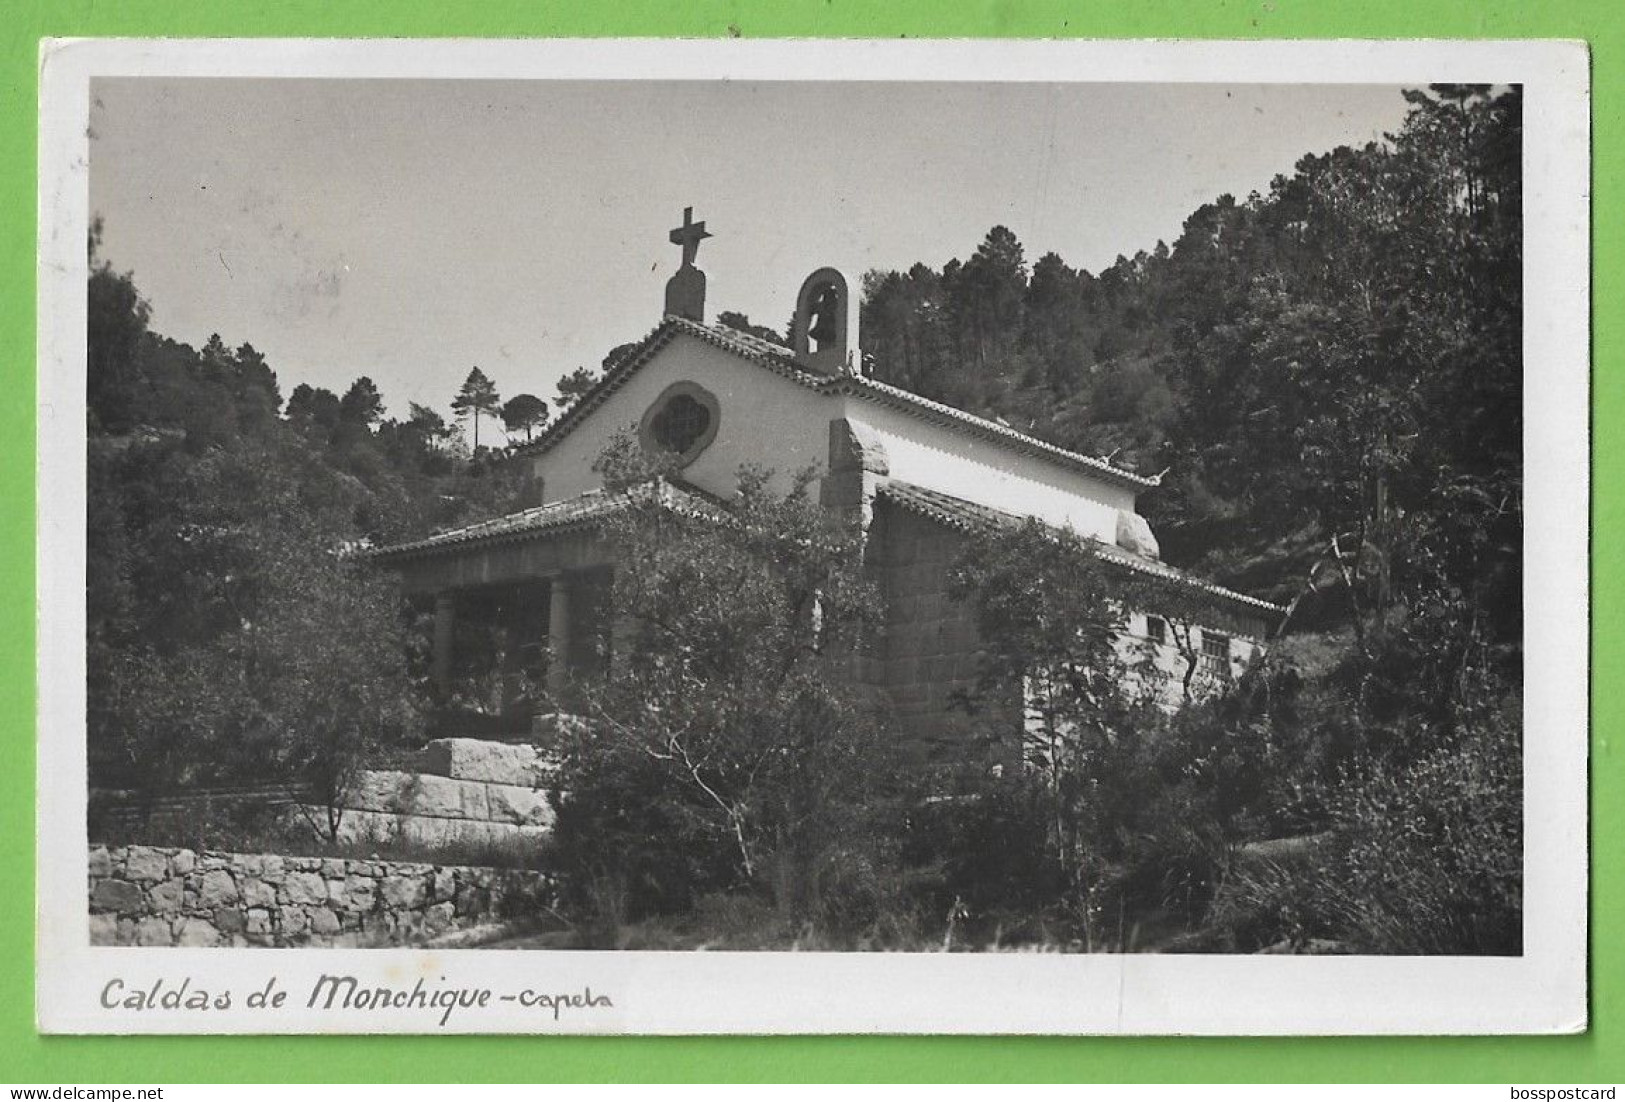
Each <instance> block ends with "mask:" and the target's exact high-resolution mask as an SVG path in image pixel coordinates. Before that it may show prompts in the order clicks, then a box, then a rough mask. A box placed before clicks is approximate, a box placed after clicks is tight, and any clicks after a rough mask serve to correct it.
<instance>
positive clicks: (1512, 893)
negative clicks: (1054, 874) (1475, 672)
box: [1216, 697, 1523, 955]
mask: <svg viewBox="0 0 1625 1102" xmlns="http://www.w3.org/2000/svg"><path fill="white" fill-rule="evenodd" d="M1522 776H1523V774H1522V737H1521V728H1520V725H1519V716H1518V706H1517V698H1516V697H1514V698H1512V699H1510V700H1508V701H1507V702H1506V703H1505V704H1504V706H1503V707H1502V709H1501V710H1500V711H1499V712H1497V713H1494V714H1490V715H1485V716H1481V717H1474V718H1472V719H1470V720H1468V721H1467V722H1465V723H1464V724H1463V728H1462V734H1461V735H1460V737H1459V738H1458V739H1457V741H1455V742H1454V743H1453V744H1451V745H1446V746H1444V747H1441V748H1439V749H1436V750H1434V751H1432V752H1430V753H1426V754H1424V755H1422V756H1421V757H1419V758H1418V759H1417V760H1416V761H1414V762H1412V763H1411V764H1408V765H1403V766H1388V767H1378V768H1374V769H1372V770H1371V771H1370V772H1369V773H1368V774H1367V775H1365V776H1364V777H1363V778H1360V779H1359V780H1357V781H1356V782H1354V783H1352V784H1350V785H1349V786H1348V787H1347V788H1345V789H1344V790H1342V791H1340V792H1334V793H1332V794H1331V795H1329V797H1328V807H1329V810H1330V814H1331V817H1332V823H1333V829H1332V831H1331V832H1330V834H1329V836H1328V838H1327V839H1326V841H1325V842H1324V843H1323V844H1322V845H1321V846H1320V847H1318V851H1317V852H1318V857H1319V859H1318V860H1316V861H1314V862H1312V863H1304V864H1302V865H1288V864H1285V863H1280V862H1271V863H1269V864H1267V865H1265V866H1264V867H1262V868H1259V869H1257V870H1253V871H1248V872H1244V873H1242V874H1241V875H1239V876H1238V877H1237V878H1236V880H1235V882H1234V883H1233V884H1231V885H1228V886H1227V887H1226V889H1225V891H1224V892H1223V893H1222V895H1221V898H1220V901H1219V905H1218V907H1217V908H1216V917H1217V918H1218V919H1219V920H1220V921H1221V922H1222V923H1224V924H1226V925H1228V926H1231V927H1233V928H1237V929H1244V930H1246V931H1247V932H1248V935H1249V937H1250V940H1252V941H1253V942H1255V943H1256V942H1261V941H1264V940H1273V939H1284V940H1289V941H1291V942H1293V943H1294V944H1299V945H1301V944H1305V943H1307V942H1308V941H1309V940H1310V939H1312V938H1316V937H1325V938H1332V939H1335V940H1337V941H1341V942H1344V943H1346V944H1348V945H1349V946H1350V947H1352V948H1354V949H1356V950H1357V951H1360V952H1365V953H1396V954H1421V953H1427V954H1490V955H1506V954H1517V953H1520V952H1521V951H1522V938H1523V933H1522V931H1523V899H1522V865H1523V818H1522V798H1523V786H1522Z"/></svg>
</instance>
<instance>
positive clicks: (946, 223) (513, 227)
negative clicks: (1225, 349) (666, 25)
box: [90, 78, 1406, 416]
mask: <svg viewBox="0 0 1625 1102" xmlns="http://www.w3.org/2000/svg"><path fill="white" fill-rule="evenodd" d="M1405 107H1406V105H1405V102H1404V99H1403V98H1402V96H1401V95H1400V90H1399V89H1398V88H1396V87H1393V86H1388V85H1380V86H1379V85H1258V86H1239V85H1192V84H1140V85H1133V84H1081V83H1080V84H1036V83H1028V84H1022V83H1003V84H978V83H955V84H934V83H912V84H910V83H880V82H876V83H861V82H830V83H793V82H765V83H755V82H741V81H730V82H718V81H706V82H701V81H689V82H655V81H624V80H623V81H545V80H544V81H463V80H456V81H454V80H438V81H403V80H310V79H275V80H271V79H252V80H249V79H215V78H208V79H202V78H190V79H170V78H162V79H159V78H120V79H107V78H103V79H98V80H97V81H96V82H95V83H94V85H93V87H92V107H91V120H90V132H91V162H90V209H91V213H92V215H99V216H101V218H102V219H103V225H104V236H103V245H102V256H103V257H104V258H105V259H106V260H108V261H109V262H111V263H112V264H113V266H114V267H115V268H117V269H119V270H120V271H130V272H133V274H134V276H135V281H136V285H137V287H138V288H139V289H140V291H141V293H142V295H143V296H144V297H145V298H146V299H147V301H148V302H149V303H150V304H151V307H152V327H153V328H154V329H155V330H156V331H158V332H160V333H163V334H164V335H166V336H170V337H173V338H175V339H177V340H182V341H186V342H187V343H190V344H193V345H195V346H201V345H202V344H203V342H205V341H206V340H207V339H208V337H209V335H210V334H211V333H219V334H220V335H221V337H222V339H224V340H225V341H226V342H227V343H228V344H229V345H232V346H233V347H235V346H236V345H239V344H242V343H244V342H246V343H249V344H252V345H253V346H254V347H255V348H257V349H258V350H259V351H261V352H262V353H264V354H265V356H266V358H267V360H268V361H269V363H270V365H271V367H272V368H273V369H274V370H275V371H276V372H277V376H278V379H279V381H280V383H281V387H282V392H283V395H284V397H285V396H286V395H287V394H288V393H289V392H290V391H291V390H292V389H293V388H294V387H295V386H296V385H298V384H299V383H310V384H311V385H314V386H324V387H327V388H329V389H331V390H334V391H335V392H339V393H342V392H343V391H344V389H345V388H347V387H348V386H349V385H350V383H351V382H352V381H353V380H354V379H355V378H356V377H357V376H360V375H367V376H370V377H371V378H372V380H373V381H374V382H375V383H376V384H377V386H378V388H379V389H380V391H381V392H382V393H383V396H384V400H385V403H386V405H387V406H388V408H389V411H390V412H391V413H392V414H394V415H398V416H403V415H404V414H405V412H406V409H407V403H408V402H419V403H421V404H424V405H427V406H430V407H432V408H435V409H438V410H441V411H442V412H445V411H446V410H447V408H448V407H449V404H450V401H451V398H452V396H453V395H454V394H455V393H456V391H457V389H458V388H459V387H460V386H461V384H462V381H463V379H464V377H465V376H466V375H467V374H468V371H469V368H471V367H473V366H476V365H477V366H479V367H480V368H481V369H482V370H483V371H485V373H486V374H487V375H489V376H491V378H492V379H493V380H494V381H495V383H496V385H497V388H498V390H499V391H500V392H501V394H502V396H503V397H504V398H506V397H510V396H512V395H513V394H517V393H521V392H525V391H528V392H530V393H534V394H537V395H539V396H541V397H543V398H547V399H549V400H551V398H552V396H553V383H554V381H555V380H557V379H558V378H559V376H561V375H563V374H565V373H566V372H568V371H571V370H573V369H574V368H576V367H577V366H581V365H586V366H589V367H593V368H596V367H597V366H598V364H599V362H600V361H601V360H602V358H603V356H604V355H605V353H606V352H608V351H609V350H610V349H611V348H613V347H614V346H615V345H618V344H621V343H624V342H626V341H631V340H636V339H638V338H639V337H641V336H643V335H644V334H646V333H647V332H648V331H649V330H650V329H652V328H653V327H654V326H655V325H656V324H657V323H658V322H659V320H660V313H661V309H662V305H663V295H664V287H665V282H666V280H667V279H668V278H669V277H670V275H671V273H672V272H673V271H674V270H675V268H676V266H677V264H678V262H679V260H680V254H679V250H678V249H677V247H676V246H674V245H672V244H670V243H669V242H668V240H667V234H668V232H669V230H670V229H671V228H672V227H674V226H676V225H678V224H679V223H680V222H681V221H682V214H683V208H684V207H685V206H692V207H694V217H695V218H696V219H704V220H705V222H706V225H707V228H708V229H709V231H710V232H711V233H712V234H713V235H714V236H713V237H712V239H710V240H707V241H705V242H704V243H703V244H702V245H701V247H700V251H699V267H700V268H701V269H703V270H704V271H705V272H706V273H707V276H708V279H709V288H708V296H707V312H708V315H709V316H710V317H715V315H716V313H717V312H718V311H721V310H736V311H739V312H742V313H746V314H748V315H749V316H750V318H751V320H752V321H754V322H757V323H758V324H763V325H769V326H772V327H773V328H776V329H777V328H781V327H782V326H783V324H784V322H785V320H786V319H787V318H788V317H789V315H790V313H791V310H792V307H793V306H794V303H795V296H796V292H797V290H798V289H799V287H800V285H801V282H802V280H803V279H804V278H805V277H806V276H807V275H808V274H810V273H811V272H812V271H814V270H815V269H817V268H820V267H824V266H826V265H832V266H835V267H838V268H841V269H843V270H845V271H846V272H848V273H849V274H850V275H852V276H854V277H861V276H862V274H863V273H864V272H866V271H868V270H870V269H872V268H882V269H889V268H907V267H909V266H910V265H912V264H913V263H915V262H916V261H923V262H925V263H927V264H929V265H931V266H932V267H940V266H941V265H942V264H944V263H945V262H947V261H948V260H950V259H952V258H954V257H960V258H963V257H966V256H969V255H970V254H971V253H972V252H974V250H975V248H976V246H977V244H978V243H979V242H980V241H981V240H982V238H983V236H985V234H986V233H987V231H988V229H989V228H991V227H992V226H994V225H998V224H1003V225H1006V226H1008V227H1009V228H1010V229H1011V230H1013V231H1014V232H1015V234H1016V236H1017V237H1018V238H1019V239H1020V240H1021V242H1022V243H1023V245H1024V246H1025V249H1026V255H1027V258H1028V260H1029V262H1031V261H1034V260H1036V259H1038V257H1040V256H1041V255H1043V254H1044V253H1046V252H1052V251H1053V252H1056V253H1058V254H1060V256H1061V257H1062V258H1063V259H1065V260H1066V261H1067V262H1068V263H1069V264H1071V265H1073V266H1074V267H1083V268H1087V269H1089V270H1091V271H1098V270H1100V269H1101V268H1103V267H1106V266H1108V265H1110V264H1111V263H1112V262H1113V260H1115V259H1116V257H1117V256H1118V255H1119V254H1124V255H1133V254H1134V253H1135V252H1136V251H1138V250H1140V249H1146V250H1149V249H1151V248H1153V247H1154V246H1155V245H1156V243H1157V241H1158V240H1159V239H1161V240H1165V241H1169V242H1172V241H1173V239H1174V238H1176V237H1177V236H1178V235H1179V232H1180V226H1181V224H1182V223H1183V222H1184V219H1185V217H1186V216H1187V215H1189V214H1190V213H1191V211H1193V210H1194V209H1195V208H1197V207H1198V206H1200V205H1201V204H1202V203H1204V202H1208V201H1211V200H1212V199H1214V198H1215V197H1217V196H1218V195H1221V194H1223V193H1226V192H1229V193H1231V194H1234V195H1236V196H1237V197H1238V198H1241V197H1245V196H1246V195H1247V194H1248V193H1249V192H1251V191H1254V190H1260V191H1262V190H1265V189H1267V188H1268V186H1269V182H1270V180H1271V179H1272V178H1273V177H1274V176H1275V175H1277V174H1280V173H1289V172H1290V171H1291V170H1292V167H1293V165H1294V164H1295V163H1296V162H1297V160H1298V159H1299V158H1300V157H1301V156H1303V155H1304V154H1306V153H1323V152H1325V151H1327V150H1330V149H1332V148H1335V147H1336V146H1338V145H1346V144H1361V143H1364V142H1367V141H1371V140H1376V139H1380V138H1381V137H1382V135H1383V134H1384V133H1386V132H1389V131H1393V130H1395V129H1397V128H1398V126H1399V124H1400V122H1401V120H1402V119H1403V117H1404V114H1405Z"/></svg>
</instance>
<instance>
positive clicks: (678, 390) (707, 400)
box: [639, 382, 721, 465]
mask: <svg viewBox="0 0 1625 1102" xmlns="http://www.w3.org/2000/svg"><path fill="white" fill-rule="evenodd" d="M720 413H721V411H720V408H719V407H718V405H717V399H716V396H715V395H714V394H712V393H711V392H710V391H708V390H706V389H705V388H704V387H702V386H699V385H697V384H695V383H689V382H682V383H674V384H672V385H671V386H669V387H667V388H666V390H665V391H664V392H663V393H662V394H661V395H660V397H659V398H657V399H655V402H654V404H653V405H651V406H650V407H649V409H648V412H646V413H645V414H644V415H643V426H642V428H641V429H640V430H639V435H640V436H641V438H642V440H643V446H644V448H646V449H647V450H649V451H651V452H664V453H666V454H667V455H674V456H676V457H677V461H678V463H679V464H682V465H686V464H688V463H690V462H692V461H693V460H694V458H695V457H696V456H698V455H699V454H700V452H702V451H704V450H705V447H706V445H707V444H709V443H711V441H712V440H714V439H716V435H717V426H718V422H719V421H720V419H721V418H720Z"/></svg>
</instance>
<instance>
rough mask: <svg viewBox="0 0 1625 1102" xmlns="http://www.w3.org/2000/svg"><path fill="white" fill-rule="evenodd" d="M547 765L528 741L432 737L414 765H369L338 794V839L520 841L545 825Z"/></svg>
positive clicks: (539, 834)
mask: <svg viewBox="0 0 1625 1102" xmlns="http://www.w3.org/2000/svg"><path fill="white" fill-rule="evenodd" d="M549 768H550V766H549V761H548V759H547V757H546V756H545V754H544V753H543V752H542V751H541V750H539V749H537V748H536V747H534V746H528V745H524V744H518V743H504V742H491V741H487V740H484V739H469V738H450V739H437V740H436V741H434V742H431V743H430V744H429V745H428V746H427V747H425V748H424V750H423V753H422V754H421V756H420V757H419V760H418V763H417V771H416V772H406V771H404V770H395V769H373V770H368V771H366V772H363V773H362V774H361V775H360V776H359V777H358V778H357V780H356V783H355V784H354V785H352V786H351V789H350V791H349V792H348V793H346V794H345V797H344V814H343V816H342V817H341V819H340V821H339V838H340V840H342V841H351V842H361V843H366V842H395V841H405V842H410V843H413V844H415V845H425V846H473V847H491V846H494V847H504V848H522V847H524V846H526V845H529V844H532V843H536V842H539V841H540V840H541V839H542V838H544V837H546V835H547V833H548V831H549V830H550V829H551V827H552V823H553V807H552V805H551V804H550V803H549V802H548V798H547V789H546V785H547V779H548V775H549ZM314 814H315V815H317V816H321V815H324V814H325V811H320V810H316V811H314Z"/></svg>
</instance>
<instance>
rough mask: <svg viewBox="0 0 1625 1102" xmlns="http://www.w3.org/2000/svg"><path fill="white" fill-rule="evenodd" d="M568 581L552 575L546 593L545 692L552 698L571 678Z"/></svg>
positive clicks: (570, 585) (556, 695)
mask: <svg viewBox="0 0 1625 1102" xmlns="http://www.w3.org/2000/svg"><path fill="white" fill-rule="evenodd" d="M572 588H573V587H572V584H571V579H570V578H569V576H568V575H565V574H555V575H553V577H552V578H550V579H548V594H547V691H548V693H549V694H550V695H551V696H553V697H554V698H555V701H554V703H555V704H556V703H557V699H556V698H557V697H558V695H559V693H560V692H562V691H563V689H564V686H565V685H566V684H567V683H568V681H569V677H570V590H571V589H572Z"/></svg>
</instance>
